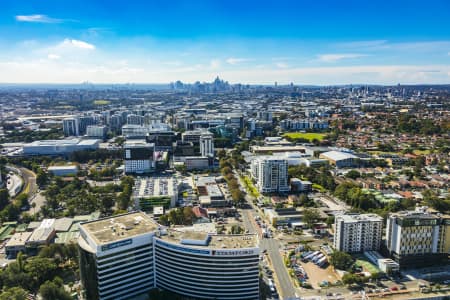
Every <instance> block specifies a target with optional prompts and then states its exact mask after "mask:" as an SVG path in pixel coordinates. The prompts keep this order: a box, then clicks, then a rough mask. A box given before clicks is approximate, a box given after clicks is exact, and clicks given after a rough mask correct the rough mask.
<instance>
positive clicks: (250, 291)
mask: <svg viewBox="0 0 450 300" xmlns="http://www.w3.org/2000/svg"><path fill="white" fill-rule="evenodd" d="M208 225H210V224H197V225H194V226H192V227H183V228H177V229H164V228H162V227H161V226H159V225H158V224H156V223H155V222H154V221H153V219H151V218H150V217H149V216H147V215H146V214H144V213H142V212H134V213H128V214H124V215H118V216H113V217H108V218H105V219H101V220H97V221H92V222H87V223H82V224H81V225H80V238H79V240H78V244H79V248H80V273H81V281H82V283H83V286H84V288H85V290H86V297H87V299H90V300H109V299H114V300H116V299H117V300H120V299H130V298H133V297H135V296H136V295H138V294H145V293H148V291H149V290H151V289H152V288H161V289H166V290H169V291H172V292H175V293H177V294H180V295H183V296H186V297H189V298H194V299H219V300H220V299H224V300H226V299H229V300H231V299H258V298H259V248H258V238H257V236H256V235H253V234H244V235H217V234H216V233H215V228H214V226H208Z"/></svg>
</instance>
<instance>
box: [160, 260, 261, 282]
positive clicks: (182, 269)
mask: <svg viewBox="0 0 450 300" xmlns="http://www.w3.org/2000/svg"><path fill="white" fill-rule="evenodd" d="M160 268H161V269H164V268H165V269H167V270H171V272H174V271H178V272H179V273H181V274H186V273H187V272H189V274H191V275H192V276H194V275H203V276H205V275H210V276H211V275H215V276H217V277H229V278H235V277H237V276H239V275H241V276H242V277H252V276H255V274H256V276H257V274H258V271H259V270H258V269H257V268H253V269H242V270H241V271H238V272H236V271H235V272H220V271H218V272H209V271H207V270H204V269H203V270H195V271H194V270H192V268H189V266H186V265H185V266H178V265H177V264H173V263H171V262H170V261H164V260H158V262H157V263H156V269H157V270H160Z"/></svg>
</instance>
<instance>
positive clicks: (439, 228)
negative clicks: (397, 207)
mask: <svg viewBox="0 0 450 300" xmlns="http://www.w3.org/2000/svg"><path fill="white" fill-rule="evenodd" d="M386 246H387V249H388V251H389V253H390V255H391V256H392V258H393V259H394V260H396V261H397V262H398V263H399V264H400V267H401V268H403V267H405V266H416V265H427V264H433V263H438V262H439V261H440V260H445V259H447V260H448V255H449V254H450V216H449V215H434V214H431V213H428V212H427V211H426V208H423V207H422V208H417V209H416V210H415V211H403V212H398V213H393V214H390V215H389V217H388V219H387V224H386Z"/></svg>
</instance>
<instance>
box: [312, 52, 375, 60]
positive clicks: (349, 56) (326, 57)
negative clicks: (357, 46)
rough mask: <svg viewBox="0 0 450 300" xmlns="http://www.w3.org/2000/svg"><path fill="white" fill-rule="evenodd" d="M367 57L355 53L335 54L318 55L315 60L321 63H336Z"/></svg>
mask: <svg viewBox="0 0 450 300" xmlns="http://www.w3.org/2000/svg"><path fill="white" fill-rule="evenodd" d="M364 56H367V55H366V54H357V53H335V54H320V55H317V58H318V59H319V60H320V61H323V62H337V61H339V60H342V59H352V58H360V57H364Z"/></svg>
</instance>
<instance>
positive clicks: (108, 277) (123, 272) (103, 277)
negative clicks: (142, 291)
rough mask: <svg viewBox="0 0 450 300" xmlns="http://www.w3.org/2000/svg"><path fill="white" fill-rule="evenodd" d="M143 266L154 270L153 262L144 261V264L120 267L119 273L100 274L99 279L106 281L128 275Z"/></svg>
mask: <svg viewBox="0 0 450 300" xmlns="http://www.w3.org/2000/svg"><path fill="white" fill-rule="evenodd" d="M143 268H147V269H151V270H152V272H153V262H149V263H144V264H137V265H135V266H134V267H133V268H126V269H120V271H118V272H117V273H111V274H107V275H103V274H102V275H99V276H98V277H99V280H101V281H102V282H105V281H107V280H111V279H114V278H117V277H120V276H123V275H128V274H130V273H132V272H135V271H136V270H141V269H143Z"/></svg>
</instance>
